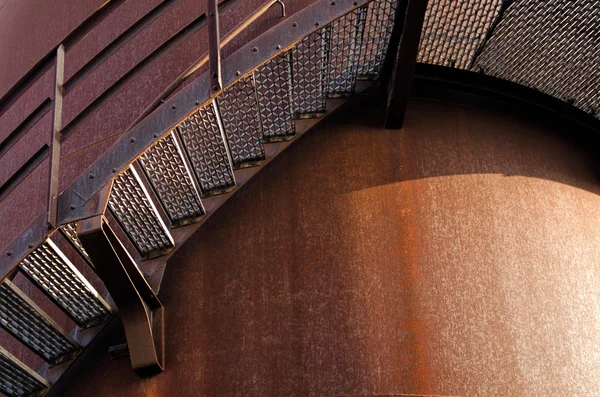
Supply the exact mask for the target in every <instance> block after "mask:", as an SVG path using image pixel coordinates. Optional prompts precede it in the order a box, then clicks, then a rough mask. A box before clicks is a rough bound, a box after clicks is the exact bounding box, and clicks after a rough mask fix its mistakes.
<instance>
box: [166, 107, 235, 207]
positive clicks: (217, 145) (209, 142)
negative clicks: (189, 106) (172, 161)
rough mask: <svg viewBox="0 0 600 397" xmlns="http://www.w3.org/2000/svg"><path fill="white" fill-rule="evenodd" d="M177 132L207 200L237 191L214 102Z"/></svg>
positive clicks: (201, 109)
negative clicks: (207, 197)
mask: <svg viewBox="0 0 600 397" xmlns="http://www.w3.org/2000/svg"><path fill="white" fill-rule="evenodd" d="M177 131H178V133H179V135H180V136H181V140H182V141H183V143H184V147H185V151H186V153H187V155H188V158H189V160H190V163H191V164H192V168H193V170H194V174H195V175H196V178H197V180H198V182H199V184H200V189H201V190H202V194H203V195H204V196H213V195H216V194H222V193H227V192H229V191H231V190H232V189H233V188H234V187H235V177H234V175H233V166H232V162H231V155H230V153H229V148H228V147H227V143H226V138H225V133H224V131H223V125H222V123H221V120H220V117H219V115H218V113H217V109H216V105H215V103H214V101H211V102H210V103H209V104H208V105H206V106H203V107H201V108H199V109H198V110H196V111H195V112H194V113H192V114H191V115H190V116H189V117H188V118H186V119H185V120H184V121H183V122H181V124H179V126H177Z"/></svg>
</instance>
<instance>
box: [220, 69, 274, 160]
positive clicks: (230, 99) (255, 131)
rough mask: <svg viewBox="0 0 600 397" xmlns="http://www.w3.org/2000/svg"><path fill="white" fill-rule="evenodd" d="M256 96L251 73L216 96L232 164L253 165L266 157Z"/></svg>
mask: <svg viewBox="0 0 600 397" xmlns="http://www.w3.org/2000/svg"><path fill="white" fill-rule="evenodd" d="M256 96H257V94H256V86H255V82H254V76H252V75H251V76H247V77H244V78H242V79H241V80H240V81H238V82H237V83H235V84H233V85H232V86H230V87H229V88H227V89H226V90H225V91H223V94H222V95H221V96H220V97H219V98H218V104H219V110H220V112H221V117H222V118H223V127H224V129H225V135H227V142H228V143H229V150H230V151H231V159H232V161H233V166H234V168H241V167H245V166H252V165H255V164H256V163H258V162H260V161H262V160H264V159H265V151H264V149H263V146H262V144H261V138H262V123H261V118H260V112H259V108H258V100H257V97H256Z"/></svg>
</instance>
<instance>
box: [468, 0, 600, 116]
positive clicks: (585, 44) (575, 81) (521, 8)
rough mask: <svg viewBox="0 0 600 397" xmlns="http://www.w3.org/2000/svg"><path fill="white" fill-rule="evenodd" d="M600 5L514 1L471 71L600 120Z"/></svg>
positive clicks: (583, 0) (577, 1) (582, 0)
mask: <svg viewBox="0 0 600 397" xmlns="http://www.w3.org/2000/svg"><path fill="white" fill-rule="evenodd" d="M598 31H600V5H599V4H598V3H597V2H595V1H590V0H574V1H560V2H559V1H551V2H548V1H541V0H533V1H527V2H523V1H517V2H514V3H513V4H512V5H511V6H510V7H508V9H507V10H506V12H505V13H504V15H503V17H502V20H501V21H500V23H499V24H498V26H497V28H496V29H495V30H494V32H493V34H492V36H491V38H490V40H488V41H487V42H486V45H485V47H484V49H483V50H482V52H481V55H480V56H479V57H477V59H476V62H475V66H474V69H475V70H479V69H481V70H483V72H484V73H485V74H488V75H491V76H495V77H499V78H502V79H505V80H510V81H513V82H516V83H519V84H523V85H525V86H527V87H531V88H534V89H536V90H539V91H541V92H544V93H546V94H549V95H552V96H554V97H556V98H559V99H562V100H563V101H565V102H567V103H570V104H572V105H574V106H576V107H578V108H580V109H582V110H584V111H585V112H588V113H591V114H594V115H596V117H600V67H599V65H600V41H599V40H598Z"/></svg>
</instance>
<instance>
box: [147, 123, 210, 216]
mask: <svg viewBox="0 0 600 397" xmlns="http://www.w3.org/2000/svg"><path fill="white" fill-rule="evenodd" d="M183 155H184V154H183V152H182V150H181V148H180V147H179V144H178V143H177V140H176V139H175V136H174V135H173V133H170V134H169V135H167V136H166V137H164V138H163V139H161V140H160V141H158V143H157V144H156V145H154V146H153V147H152V148H151V149H150V150H148V151H146V152H145V153H144V154H143V155H142V157H140V162H141V164H142V167H143V169H144V171H145V172H146V174H147V175H148V178H149V179H150V182H151V183H152V187H153V188H154V190H155V191H156V193H157V195H158V197H159V199H160V201H161V203H162V204H163V206H164V208H165V210H166V211H167V214H168V215H169V218H170V219H171V222H174V223H177V222H181V221H184V220H186V219H190V218H197V217H199V216H202V215H204V207H203V206H202V202H201V201H200V194H199V193H198V191H197V190H196V187H195V186H194V182H193V181H192V175H191V174H190V171H189V170H188V167H187V165H186V163H185V161H184V159H183Z"/></svg>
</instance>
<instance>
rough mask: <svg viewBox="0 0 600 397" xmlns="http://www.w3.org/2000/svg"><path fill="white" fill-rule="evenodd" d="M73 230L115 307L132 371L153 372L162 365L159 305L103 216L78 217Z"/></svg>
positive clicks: (146, 373) (162, 343)
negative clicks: (124, 335) (122, 329)
mask: <svg viewBox="0 0 600 397" xmlns="http://www.w3.org/2000/svg"><path fill="white" fill-rule="evenodd" d="M77 232H78V234H79V239H80V240H81V242H82V244H83V246H84V247H85V249H86V251H87V252H88V254H89V255H90V257H91V258H92V261H93V262H94V263H95V264H96V269H97V271H98V273H99V274H100V276H101V278H102V280H103V281H104V284H105V285H106V288H107V289H108V292H109V293H110V295H111V297H112V298H113V300H114V301H115V304H116V305H117V307H118V309H119V312H120V315H121V319H122V321H123V327H124V328H125V334H126V336H127V345H128V348H129V356H130V359H131V366H132V367H133V370H134V371H135V373H136V374H137V375H138V376H140V377H150V376H154V375H157V374H158V373H160V372H162V371H163V368H164V364H163V363H164V361H163V360H164V317H163V315H164V308H163V306H162V304H161V303H160V301H159V299H158V297H157V296H156V294H155V293H154V291H153V290H152V288H151V287H150V285H149V284H148V283H147V281H146V279H145V278H144V276H143V274H142V273H141V272H140V270H139V268H138V267H137V265H136V263H135V261H134V260H133V258H131V256H130V255H129V253H128V252H127V250H126V249H125V247H124V246H123V245H122V244H121V241H120V240H119V239H118V237H117V236H116V234H115V233H114V231H113V229H112V228H111V226H110V225H109V224H108V221H107V219H106V218H105V217H104V216H102V215H97V216H94V217H92V218H88V219H84V220H82V221H81V222H79V224H78V225H77Z"/></svg>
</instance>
